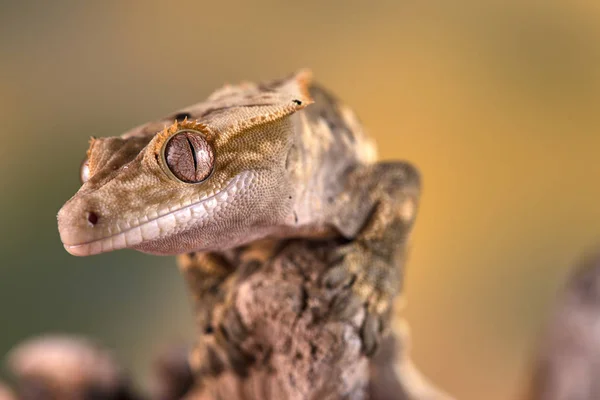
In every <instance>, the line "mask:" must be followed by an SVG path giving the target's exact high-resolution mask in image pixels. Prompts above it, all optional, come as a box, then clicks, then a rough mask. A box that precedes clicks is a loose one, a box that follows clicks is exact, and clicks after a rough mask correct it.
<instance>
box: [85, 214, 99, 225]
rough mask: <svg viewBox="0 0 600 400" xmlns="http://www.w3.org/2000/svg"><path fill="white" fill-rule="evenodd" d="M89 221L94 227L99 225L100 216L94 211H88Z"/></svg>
mask: <svg viewBox="0 0 600 400" xmlns="http://www.w3.org/2000/svg"><path fill="white" fill-rule="evenodd" d="M87 220H88V222H89V223H90V225H91V226H94V225H96V224H97V223H98V214H96V213H95V212H93V211H88V213H87Z"/></svg>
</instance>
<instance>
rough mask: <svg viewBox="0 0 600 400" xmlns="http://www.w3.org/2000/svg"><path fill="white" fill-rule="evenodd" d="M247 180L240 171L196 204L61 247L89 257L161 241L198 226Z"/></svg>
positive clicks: (223, 205)
mask: <svg viewBox="0 0 600 400" xmlns="http://www.w3.org/2000/svg"><path fill="white" fill-rule="evenodd" d="M251 179H252V174H251V173H250V172H242V173H240V174H239V175H237V176H236V177H235V178H233V179H232V180H231V181H230V182H229V183H228V184H227V186H226V187H225V188H224V189H223V190H221V191H220V192H218V193H216V194H214V195H212V196H209V197H207V198H204V199H202V200H200V201H198V202H195V203H192V204H189V205H187V206H185V207H182V208H179V209H177V210H174V211H170V212H168V213H166V214H163V215H160V216H158V217H156V218H154V219H151V220H149V221H146V222H143V223H141V224H139V225H137V226H133V227H130V228H128V229H126V230H124V231H123V232H119V233H116V234H113V235H110V236H106V237H102V238H99V239H95V240H92V241H88V242H84V243H77V244H68V243H64V241H63V246H64V248H65V250H66V251H68V252H69V253H70V254H71V255H74V256H80V257H82V256H91V255H95V254H100V253H106V252H109V251H113V250H120V249H125V248H133V247H135V246H138V245H140V244H142V243H145V242H150V241H153V240H158V239H161V238H162V237H164V236H166V235H169V234H174V233H178V232H182V231H185V230H186V228H192V227H194V226H198V225H199V223H201V222H202V221H203V220H206V219H207V218H208V217H210V216H211V215H213V214H214V213H215V212H216V211H218V209H219V208H221V207H225V206H227V204H229V203H230V202H231V200H232V199H233V198H234V197H235V196H236V195H237V194H239V192H240V191H243V189H244V187H247V185H248V183H249V182H248V180H251Z"/></svg>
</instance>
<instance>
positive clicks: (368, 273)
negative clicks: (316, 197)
mask: <svg viewBox="0 0 600 400" xmlns="http://www.w3.org/2000/svg"><path fill="white" fill-rule="evenodd" d="M331 259H332V266H331V268H330V269H329V270H328V271H327V272H326V273H325V275H324V276H323V284H324V285H325V286H326V287H327V288H329V289H338V290H339V293H337V294H336V296H335V298H334V299H333V305H332V310H333V314H334V318H339V319H348V318H350V317H352V316H353V315H355V314H356V312H357V310H358V309H359V308H360V307H364V308H365V310H366V314H367V315H366V317H365V319H364V322H363V325H362V327H361V337H362V340H363V352H364V353H365V354H366V355H369V356H370V355H372V354H373V353H374V352H375V351H376V349H377V346H378V343H379V341H380V339H381V337H382V336H383V334H384V332H385V330H386V327H387V325H388V323H387V321H388V320H389V315H390V311H391V308H392V304H393V300H394V297H395V295H396V294H397V292H398V291H399V287H400V274H399V272H398V269H397V268H396V267H395V266H394V265H393V263H392V262H390V261H388V260H386V259H385V258H384V257H381V256H379V255H377V254H374V253H372V252H370V251H369V249H367V248H366V247H365V246H363V245H361V244H360V243H351V244H349V245H346V246H342V247H340V248H338V249H337V250H336V251H335V252H334V253H333V254H332V257H331Z"/></svg>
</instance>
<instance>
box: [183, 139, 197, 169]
mask: <svg viewBox="0 0 600 400" xmlns="http://www.w3.org/2000/svg"><path fill="white" fill-rule="evenodd" d="M185 139H186V140H187V142H188V145H189V146H190V150H191V151H192V159H193V160H194V175H195V174H196V171H197V170H198V160H197V159H196V149H195V148H194V145H193V144H192V141H191V140H190V138H189V136H187V135H186V137H185Z"/></svg>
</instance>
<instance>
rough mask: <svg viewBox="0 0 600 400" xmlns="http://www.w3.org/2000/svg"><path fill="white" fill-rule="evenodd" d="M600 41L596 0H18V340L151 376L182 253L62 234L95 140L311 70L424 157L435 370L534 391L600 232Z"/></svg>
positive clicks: (12, 110)
mask: <svg viewBox="0 0 600 400" xmlns="http://www.w3.org/2000/svg"><path fill="white" fill-rule="evenodd" d="M369 3H370V4H369ZM599 43H600V3H598V2H593V1H584V0H562V1H560V0H559V1H535V0H520V1H518V0H513V1H508V0H503V1H500V0H498V1H476V0H473V1H468V0H464V1H450V0H448V1H443V0H437V1H435V0H432V1H427V2H423V1H421V2H419V1H380V2H359V1H345V2H336V1H332V2H310V1H303V2H290V1H287V2H282V1H253V2H249V1H247V2H243V1H239V2H237V3H234V4H232V3H230V2H200V1H161V2H158V1H104V2H100V1H98V2H92V1H88V2H83V1H47V2H42V1H1V0H0V122H1V125H0V126H1V128H0V133H1V137H0V138H1V140H2V145H1V146H0V160H1V161H0V162H1V168H0V182H1V188H2V189H1V193H2V194H1V195H0V210H1V213H2V220H1V223H0V235H1V236H0V299H1V301H0V356H2V355H3V354H5V353H6V352H7V351H8V350H9V349H10V348H11V347H12V346H14V345H15V344H16V343H18V342H19V341H21V340H23V339H24V338H27V337H30V336H32V335H37V334H39V333H42V332H74V333H82V334H85V335H90V336H93V337H95V338H97V339H99V340H100V341H102V342H103V343H105V344H107V345H108V346H110V347H112V348H114V349H115V351H116V352H117V354H118V356H119V358H120V359H121V360H122V361H123V363H124V365H126V366H127V367H128V368H130V369H131V370H132V371H134V376H135V377H136V379H137V382H138V383H139V384H140V385H142V384H143V383H144V381H145V380H147V378H148V373H149V364H150V360H151V359H152V353H154V352H155V349H157V348H158V347H159V346H160V345H162V344H165V343H167V342H169V341H173V340H187V341H190V340H191V339H192V338H193V328H192V320H191V316H190V311H189V308H188V301H187V297H186V293H185V288H184V285H183V282H182V279H181V278H180V277H179V275H178V272H177V269H176V267H175V262H174V260H173V259H172V258H161V257H151V256H146V255H142V254H139V253H136V252H132V251H120V252H116V253H113V254H107V255H101V256H95V257H90V258H75V257H72V256H69V255H68V254H67V253H66V252H65V251H64V250H63V248H62V245H61V243H60V240H59V237H58V232H57V229H56V220H55V215H56V212H57V211H58V209H59V208H60V206H61V205H62V203H63V202H64V201H65V200H67V199H68V198H69V197H70V196H71V195H72V194H73V193H74V192H75V191H76V190H77V188H78V185H79V182H78V170H79V164H80V162H81V160H82V159H83V157H84V153H85V150H86V148H87V141H88V137H89V136H90V135H97V136H108V135H116V134H119V133H121V132H122V131H125V130H127V129H128V128H130V127H132V126H134V125H137V124H140V123H143V122H145V121H147V120H150V119H155V118H157V117H160V116H163V115H165V114H167V113H169V112H171V111H173V110H176V109H178V108H180V107H183V106H186V105H188V104H191V103H194V102H197V101H199V100H201V99H203V98H205V97H206V96H207V95H208V94H209V93H210V92H211V91H212V90H213V89H215V88H217V87H219V86H221V85H222V84H223V83H225V82H232V83H233V82H238V81H240V80H260V79H269V78H274V77H279V76H283V75H286V74H288V73H289V72H291V71H294V70H296V69H298V68H300V67H310V68H312V69H313V71H314V75H315V78H316V79H317V80H318V81H320V82H322V83H324V84H325V85H326V86H328V87H329V88H331V89H332V90H333V91H334V92H335V93H337V94H338V95H339V97H341V98H342V99H344V100H345V101H346V102H347V103H348V104H349V105H351V106H352V107H353V108H354V109H355V110H356V111H357V112H358V114H359V116H360V117H361V119H362V120H363V122H364V123H365V125H366V126H367V127H368V129H369V131H370V132H371V133H372V134H373V135H374V136H375V138H376V139H377V141H378V143H379V146H380V150H381V155H382V157H383V158H386V159H399V158H402V159H408V160H411V161H412V162H414V163H415V164H417V165H418V166H419V167H420V169H421V171H422V173H423V177H424V187H425V192H424V196H423V201H422V205H421V208H420V216H419V218H418V221H417V225H416V231H415V235H414V238H413V248H412V256H411V259H410V262H409V271H408V278H407V285H406V287H407V291H408V307H407V309H406V312H405V314H406V315H407V317H408V320H409V322H410V324H411V327H412V334H413V354H414V358H415V359H416V362H417V364H418V365H419V366H420V368H421V369H422V370H423V371H424V372H425V373H426V374H427V375H428V376H429V377H431V379H432V380H433V381H435V382H436V383H438V384H439V385H440V386H441V387H443V388H444V389H446V390H447V391H448V392H450V393H451V394H453V395H455V396H456V397H457V398H459V399H473V400H481V399H486V400H500V399H502V400H504V399H516V396H517V394H519V393H520V392H521V390H522V388H523V385H524V383H525V381H526V379H527V375H528V371H529V369H528V368H529V364H530V362H531V357H532V355H533V352H534V349H535V344H536V341H537V338H538V337H539V333H540V331H541V330H542V327H543V323H544V320H545V319H546V318H547V316H548V312H549V309H550V307H551V304H552V300H553V297H554V293H555V292H556V290H557V289H558V288H559V287H560V285H561V283H562V282H563V281H564V278H565V276H566V273H567V272H568V271H569V269H570V268H571V267H572V266H573V265H574V263H576V262H577V261H578V260H579V259H581V257H582V256H583V255H584V254H585V253H586V252H588V251H589V250H590V249H593V248H594V246H595V245H597V244H598V245H600V207H599V206H598V199H599V198H600V188H599V181H600V179H599V178H600V160H599V155H600V133H599V128H600V114H599V113H598V112H597V108H598V104H600V45H599Z"/></svg>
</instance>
